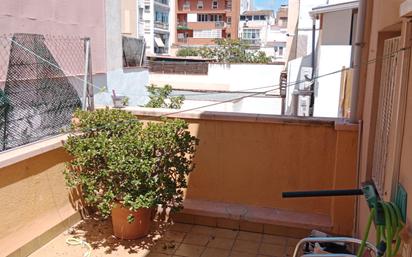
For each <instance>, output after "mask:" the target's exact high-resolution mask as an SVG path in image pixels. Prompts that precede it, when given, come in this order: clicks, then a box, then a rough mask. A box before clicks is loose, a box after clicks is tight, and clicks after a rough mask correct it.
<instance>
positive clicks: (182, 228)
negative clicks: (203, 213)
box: [169, 223, 193, 233]
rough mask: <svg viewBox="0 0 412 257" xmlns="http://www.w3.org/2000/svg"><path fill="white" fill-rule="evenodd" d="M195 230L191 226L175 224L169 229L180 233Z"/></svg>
mask: <svg viewBox="0 0 412 257" xmlns="http://www.w3.org/2000/svg"><path fill="white" fill-rule="evenodd" d="M192 228H193V225H191V224H183V223H175V224H173V225H171V226H170V227H169V230H172V231H178V232H186V233H187V232H190V231H191V230H192Z"/></svg>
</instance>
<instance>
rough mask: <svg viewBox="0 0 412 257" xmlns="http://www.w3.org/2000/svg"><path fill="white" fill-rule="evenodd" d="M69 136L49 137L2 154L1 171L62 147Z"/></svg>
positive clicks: (0, 155)
mask: <svg viewBox="0 0 412 257" xmlns="http://www.w3.org/2000/svg"><path fill="white" fill-rule="evenodd" d="M67 136H68V135H67V134H64V135H58V136H54V137H49V138H46V139H43V140H40V141H36V142H33V143H30V144H27V145H23V146H20V147H16V148H13V149H10V150H7V151H4V152H2V153H0V169H1V168H4V167H7V166H10V165H13V164H15V163H18V162H21V161H24V160H26V159H29V158H32V157H35V156H37V155H40V154H43V153H46V152H49V151H52V150H54V149H57V148H60V147H62V145H63V144H62V141H64V140H66V139H67Z"/></svg>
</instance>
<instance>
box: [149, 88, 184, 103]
mask: <svg viewBox="0 0 412 257" xmlns="http://www.w3.org/2000/svg"><path fill="white" fill-rule="evenodd" d="M147 91H148V92H149V99H150V100H149V102H148V103H147V104H146V105H145V107H149V108H169V109H180V108H181V107H182V105H183V101H184V100H185V97H184V96H182V95H181V96H170V94H171V93H172V87H171V86H170V85H165V86H164V87H157V86H156V85H154V84H151V85H150V86H148V87H147Z"/></svg>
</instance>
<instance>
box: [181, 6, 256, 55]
mask: <svg viewBox="0 0 412 257" xmlns="http://www.w3.org/2000/svg"><path fill="white" fill-rule="evenodd" d="M176 2H177V6H176V23H177V24H176V38H175V39H174V40H175V41H174V43H175V46H176V47H177V48H178V47H182V46H207V45H214V44H215V42H214V40H215V39H218V38H234V39H236V38H238V25H239V16H240V13H243V12H244V11H246V10H249V9H250V8H251V4H250V2H251V1H250V0H177V1H176Z"/></svg>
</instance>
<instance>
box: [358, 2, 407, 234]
mask: <svg viewBox="0 0 412 257" xmlns="http://www.w3.org/2000/svg"><path fill="white" fill-rule="evenodd" d="M402 2H404V1H402V0H393V1H384V0H374V1H367V3H368V16H367V24H368V23H369V24H370V26H371V27H370V29H368V28H366V33H365V42H367V45H366V46H365V49H366V50H367V55H368V57H367V59H368V60H374V59H376V58H377V56H378V55H379V52H380V51H381V49H380V48H379V47H378V46H379V45H380V44H379V42H382V40H383V38H384V37H393V36H396V35H399V34H402V35H405V30H403V29H402V30H401V26H400V25H399V24H400V23H401V22H402V19H401V18H400V15H399V6H400V4H401V3H402ZM368 20H369V21H368ZM401 31H402V32H401ZM363 69H365V73H366V79H365V80H363V79H361V83H360V90H361V93H360V95H361V96H364V98H363V99H361V101H363V102H362V104H361V106H363V108H362V113H361V118H362V120H363V133H362V143H361V157H360V181H365V180H367V179H370V174H371V167H372V153H373V149H374V146H373V140H374V136H373V134H374V127H375V120H376V118H374V113H376V111H377V106H378V102H377V99H378V98H377V97H378V95H379V77H380V69H379V64H378V62H377V63H375V62H373V63H371V64H369V65H363ZM407 72H408V71H407ZM409 74H411V73H410V71H409ZM411 79H412V78H411V76H410V75H409V82H406V84H407V85H406V87H407V88H408V89H407V90H408V91H407V92H408V96H407V101H406V116H405V125H404V135H403V139H402V140H401V148H400V149H401V150H400V152H401V153H400V168H399V169H397V168H395V170H394V172H395V174H396V172H399V182H400V183H401V184H402V185H403V186H404V187H405V189H406V190H407V192H408V194H409V195H410V194H411V193H412V176H411V174H412V173H411V170H410V169H411V167H412V161H411V158H410V156H411V155H412V80H411ZM402 81H403V79H400V80H399V81H398V83H397V85H396V87H397V88H399V87H400V86H401V85H400V83H401V82H402ZM396 104H397V103H396ZM396 104H395V105H396ZM394 110H395V107H394ZM394 113H395V112H394ZM395 115H396V114H395ZM401 119H402V117H401V116H396V117H395V119H394V120H396V121H399V120H401ZM396 156H398V157H399V155H396ZM396 156H395V157H394V158H392V157H390V159H389V160H388V163H396V160H395V159H396ZM389 179H391V178H389V177H388V176H387V177H386V178H385V180H386V181H390V180H389ZM384 197H385V198H388V199H389V198H390V197H391V196H390V192H388V195H386V196H384ZM368 215H369V209H368V208H367V206H366V204H365V201H364V200H363V198H362V199H361V200H360V209H359V214H358V221H359V226H358V235H359V236H361V235H362V234H363V232H364V228H365V226H366V222H367V217H368ZM407 222H408V223H409V224H411V222H412V199H411V197H408V213H407ZM370 240H371V241H374V236H373V234H372V235H371V237H370Z"/></svg>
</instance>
